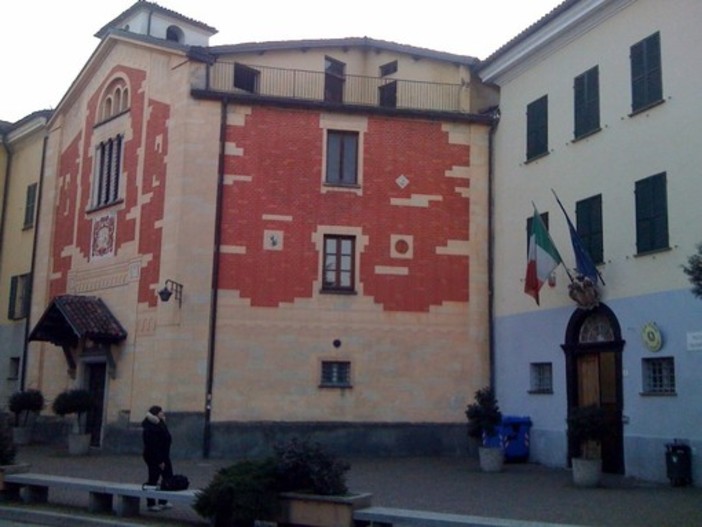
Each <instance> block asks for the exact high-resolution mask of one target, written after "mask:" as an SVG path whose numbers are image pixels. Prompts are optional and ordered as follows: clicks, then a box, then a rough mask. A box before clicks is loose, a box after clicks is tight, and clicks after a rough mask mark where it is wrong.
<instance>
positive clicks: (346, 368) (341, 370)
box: [320, 361, 351, 388]
mask: <svg viewBox="0 0 702 527" xmlns="http://www.w3.org/2000/svg"><path fill="white" fill-rule="evenodd" d="M320 386H327V387H329V386H331V387H342V388H348V387H350V386H351V363H350V362H348V361H323V362H322V379H321V382H320Z"/></svg>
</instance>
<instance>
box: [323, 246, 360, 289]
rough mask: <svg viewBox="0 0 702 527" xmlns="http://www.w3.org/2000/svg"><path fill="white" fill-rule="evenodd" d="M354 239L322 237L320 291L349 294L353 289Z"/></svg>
mask: <svg viewBox="0 0 702 527" xmlns="http://www.w3.org/2000/svg"><path fill="white" fill-rule="evenodd" d="M355 246H356V238H355V237H354V236H334V235H328V236H325V237H324V255H323V266H324V268H323V269H322V273H323V276H322V290H323V291H331V292H341V293H351V292H353V291H354V287H355V283H354V282H355V278H354V275H355V260H356V249H355Z"/></svg>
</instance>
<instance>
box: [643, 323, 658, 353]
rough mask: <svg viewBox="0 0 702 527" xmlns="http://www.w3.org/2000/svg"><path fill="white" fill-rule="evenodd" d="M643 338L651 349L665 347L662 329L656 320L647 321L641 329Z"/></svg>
mask: <svg viewBox="0 0 702 527" xmlns="http://www.w3.org/2000/svg"><path fill="white" fill-rule="evenodd" d="M641 338H642V339H643V343H644V345H645V346H646V347H647V348H648V350H649V351H659V350H660V349H661V348H662V347H663V337H662V336H661V330H660V329H658V326H656V323H655V322H647V323H646V324H644V327H643V329H642V330H641Z"/></svg>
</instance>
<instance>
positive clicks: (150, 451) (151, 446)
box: [141, 413, 171, 465]
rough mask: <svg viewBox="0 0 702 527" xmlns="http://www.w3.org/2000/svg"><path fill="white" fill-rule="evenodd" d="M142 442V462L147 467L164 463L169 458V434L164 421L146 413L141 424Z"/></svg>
mask: <svg viewBox="0 0 702 527" xmlns="http://www.w3.org/2000/svg"><path fill="white" fill-rule="evenodd" d="M141 426H142V428H143V431H142V438H143V440H144V461H146V463H147V464H149V465H152V464H153V465H160V464H161V463H166V462H167V461H168V460H169V459H170V457H171V433H170V432H169V431H168V427H167V426H166V423H165V422H164V421H161V420H160V419H159V418H158V417H157V416H155V415H153V414H150V413H147V414H146V417H145V418H144V420H143V421H142V423H141Z"/></svg>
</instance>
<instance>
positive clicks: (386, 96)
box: [378, 81, 397, 108]
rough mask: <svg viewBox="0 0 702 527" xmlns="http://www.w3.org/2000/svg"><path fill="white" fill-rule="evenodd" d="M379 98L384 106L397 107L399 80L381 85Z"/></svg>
mask: <svg viewBox="0 0 702 527" xmlns="http://www.w3.org/2000/svg"><path fill="white" fill-rule="evenodd" d="M378 98H379V99H380V106H382V107H383V108H396V107H397V82H396V81H392V82H388V83H387V84H383V85H382V86H380V87H379V88H378Z"/></svg>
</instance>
